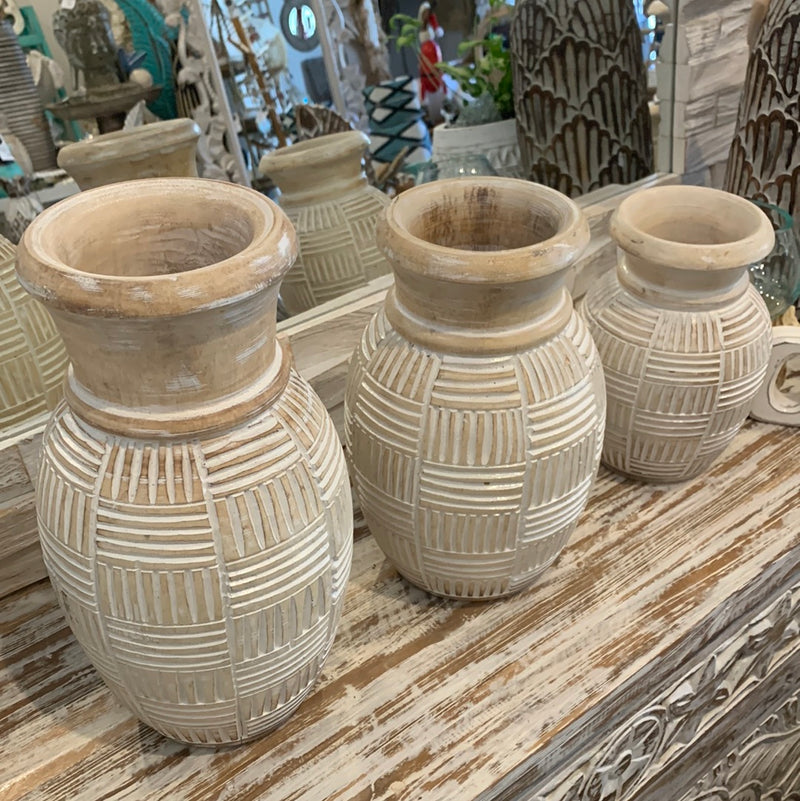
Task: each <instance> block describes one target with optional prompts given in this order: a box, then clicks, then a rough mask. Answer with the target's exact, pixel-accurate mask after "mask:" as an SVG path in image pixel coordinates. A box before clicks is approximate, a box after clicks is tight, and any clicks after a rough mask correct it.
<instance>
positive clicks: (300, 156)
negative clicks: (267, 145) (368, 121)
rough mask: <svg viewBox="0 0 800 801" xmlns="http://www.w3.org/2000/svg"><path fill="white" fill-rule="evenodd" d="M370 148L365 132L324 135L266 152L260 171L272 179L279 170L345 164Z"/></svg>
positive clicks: (259, 166)
mask: <svg viewBox="0 0 800 801" xmlns="http://www.w3.org/2000/svg"><path fill="white" fill-rule="evenodd" d="M368 147H369V137H368V136H367V135H366V134H365V133H364V132H363V131H340V132H339V133H332V134H325V135H324V136H316V137H314V138H312V139H304V140H303V141H301V142H295V143H294V144H292V145H289V146H288V147H280V148H278V149H276V150H273V151H271V152H269V153H265V154H264V155H263V156H262V157H261V161H260V162H259V165H258V171H259V173H260V174H261V175H265V176H270V175H271V174H272V173H277V172H278V171H281V172H283V171H285V170H296V169H298V168H305V169H309V168H310V169H314V168H315V167H318V166H319V165H321V164H331V163H336V162H339V161H343V160H344V161H346V160H347V159H349V158H352V157H353V156H354V155H358V156H363V155H364V153H365V152H366V150H367V148H368Z"/></svg>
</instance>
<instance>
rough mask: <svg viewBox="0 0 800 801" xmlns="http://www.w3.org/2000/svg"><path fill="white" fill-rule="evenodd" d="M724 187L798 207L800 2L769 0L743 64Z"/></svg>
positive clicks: (788, 207) (792, 208)
mask: <svg viewBox="0 0 800 801" xmlns="http://www.w3.org/2000/svg"><path fill="white" fill-rule="evenodd" d="M725 188H726V189H727V190H728V191H730V192H735V193H737V194H739V195H743V196H745V197H751V198H761V199H763V200H770V201H772V202H773V203H776V204H777V205H779V206H781V207H782V208H784V209H786V210H787V211H788V212H789V213H790V214H795V213H796V212H797V211H800V0H772V2H771V3H770V4H769V8H768V9H767V15H766V18H765V19H764V22H763V24H762V26H761V29H760V31H759V33H758V37H757V39H756V42H755V46H754V48H753V51H752V53H751V55H750V60H749V62H748V65H747V77H746V78H745V85H744V91H743V94H742V99H741V104H740V106H739V119H738V122H737V127H736V134H735V136H734V138H733V142H732V143H731V149H730V154H729V156H728V168H727V173H726V178H725Z"/></svg>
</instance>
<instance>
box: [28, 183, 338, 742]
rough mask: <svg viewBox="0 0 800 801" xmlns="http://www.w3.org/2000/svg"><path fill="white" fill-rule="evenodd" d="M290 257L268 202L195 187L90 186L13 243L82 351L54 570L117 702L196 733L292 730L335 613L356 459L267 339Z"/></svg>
mask: <svg viewBox="0 0 800 801" xmlns="http://www.w3.org/2000/svg"><path fill="white" fill-rule="evenodd" d="M295 248H296V245H295V237H294V233H293V231H292V228H291V225H290V224H289V221H288V220H287V219H286V216H285V215H284V214H283V213H282V212H281V211H280V209H279V208H278V207H277V206H275V205H274V204H273V203H272V202H271V201H269V200H268V199H267V198H265V197H264V196H263V195H261V194H259V193H257V192H255V191H253V190H250V189H246V188H244V187H241V186H237V185H233V184H225V183H218V182H215V181H203V180H199V179H187V178H183V179H182V178H170V179H145V180H141V181H132V182H127V183H119V184H114V185H112V186H108V187H102V188H100V189H94V190H90V191H87V192H81V193H79V194H77V195H75V196H73V197H71V198H69V199H67V200H65V201H62V202H61V203H59V204H57V205H56V206H54V207H53V208H51V209H48V210H46V211H45V212H44V213H43V214H41V215H40V216H39V217H38V218H37V219H36V221H35V222H34V223H33V224H32V225H31V226H30V228H29V229H28V230H27V232H26V234H25V236H24V238H23V241H22V243H21V246H20V252H19V264H18V270H19V274H20V278H21V280H22V282H23V284H24V286H25V288H26V289H27V290H28V291H29V292H30V293H31V294H33V295H34V296H35V297H37V298H39V299H40V300H42V301H43V302H44V303H45V304H47V306H48V307H49V308H50V310H51V313H52V315H53V317H54V319H55V321H56V325H57V326H58V328H59V330H60V331H61V333H62V335H63V338H64V341H65V343H66V348H67V351H68V353H69V356H70V360H71V366H70V368H69V370H68V374H67V380H66V389H65V392H66V402H65V403H62V404H61V405H60V406H59V407H58V408H57V409H56V411H55V413H54V415H53V417H52V419H51V422H50V424H49V426H48V428H47V431H46V433H45V437H44V442H43V453H42V463H41V470H40V474H39V482H38V487H37V512H38V520H39V531H40V537H41V542H42V549H43V552H44V557H45V563H46V565H47V569H48V572H49V574H50V578H51V581H52V583H53V586H54V588H55V590H56V593H57V596H58V599H59V601H60V603H61V606H62V608H63V610H64V613H65V615H66V618H67V620H68V622H69V624H70V626H71V628H72V631H73V633H74V634H75V637H76V638H77V640H78V641H79V642H80V644H81V645H82V646H83V648H84V650H85V651H86V654H87V655H88V657H89V659H90V660H91V661H92V663H93V664H94V666H95V668H96V669H97V671H98V672H99V673H100V675H101V676H102V678H103V679H104V681H105V682H106V684H107V685H108V687H109V688H110V689H111V690H112V691H113V693H114V694H115V695H116V696H117V698H118V699H119V700H120V701H122V702H123V703H125V704H126V705H127V706H128V707H129V708H130V709H131V710H132V711H133V712H134V713H135V714H136V715H137V716H138V717H139V718H140V719H141V720H142V721H144V722H145V723H147V724H148V725H150V726H152V727H153V728H155V729H157V730H158V731H160V732H162V733H163V734H165V735H167V736H169V737H173V738H175V739H177V740H181V741H183V742H187V743H199V744H205V745H212V744H216V743H231V742H237V741H242V740H247V739H249V738H252V737H255V736H257V735H260V734H262V733H263V732H265V731H267V730H269V729H272V728H274V727H275V726H277V725H279V724H280V723H281V722H283V721H284V720H285V719H286V718H287V717H288V716H289V715H290V714H291V713H292V712H293V711H294V710H295V709H296V708H297V706H298V705H299V704H300V702H301V701H302V700H303V698H304V697H305V696H306V695H307V694H308V693H309V691H310V690H311V688H312V686H313V684H314V681H315V679H316V677H317V675H318V673H319V670H320V667H321V665H322V663H323V660H324V659H325V657H326V655H327V653H328V650H329V649H330V647H331V644H332V642H333V637H334V632H335V630H336V626H337V621H338V618H339V614H340V611H341V605H342V597H343V592H344V588H345V582H346V580H347V577H348V573H349V569H350V561H351V553H352V509H351V500H350V490H349V482H348V478H347V471H346V466H345V462H344V456H343V453H342V449H341V445H340V443H339V440H338V438H337V436H336V433H335V430H334V428H333V424H332V422H331V420H330V418H329V416H328V414H327V413H326V410H325V408H324V406H323V405H322V403H321V401H320V400H319V398H318V397H317V396H316V395H315V394H314V392H313V391H312V390H311V388H310V387H309V385H308V384H307V383H306V382H305V381H304V380H303V379H302V378H301V377H300V376H299V375H298V374H297V373H296V372H295V371H294V370H293V369H292V367H291V360H290V356H289V353H288V352H287V350H286V349H285V348H284V347H283V346H281V345H280V344H279V343H278V342H277V341H276V339H275V322H274V321H275V307H276V303H277V296H278V287H279V284H280V280H281V278H282V276H283V274H284V273H285V272H286V270H288V269H289V267H290V266H291V264H292V261H293V260H294V257H295Z"/></svg>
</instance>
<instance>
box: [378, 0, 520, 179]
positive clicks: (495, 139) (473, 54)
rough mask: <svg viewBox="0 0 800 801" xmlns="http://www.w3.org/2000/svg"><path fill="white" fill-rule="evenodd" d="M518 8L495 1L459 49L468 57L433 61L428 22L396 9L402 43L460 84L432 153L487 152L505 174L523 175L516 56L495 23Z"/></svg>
mask: <svg viewBox="0 0 800 801" xmlns="http://www.w3.org/2000/svg"><path fill="white" fill-rule="evenodd" d="M512 13H513V9H512V8H511V7H510V6H508V5H506V3H505V2H504V0H490V9H489V12H488V13H487V15H486V16H485V17H484V19H483V20H481V21H480V22H479V24H478V26H477V29H476V36H475V37H474V38H471V39H469V40H467V41H464V42H462V43H461V45H460V46H459V48H458V53H459V55H460V56H462V57H464V60H463V61H462V62H461V63H459V64H450V63H448V62H446V61H437V62H436V63H433V64H431V63H429V59H428V58H427V55H426V52H430V51H426V50H425V49H423V47H422V46H421V40H422V39H424V38H425V37H426V33H425V30H424V27H423V22H422V20H421V19H419V18H414V17H410V16H408V15H405V14H395V15H394V16H393V17H392V18H391V20H390V26H391V27H392V28H393V29H394V30H396V31H397V33H396V35H395V37H394V38H395V41H396V43H397V46H398V47H410V48H412V49H413V50H414V51H415V52H416V53H417V56H418V58H419V60H420V65H421V69H422V70H424V71H425V72H426V73H431V72H432V71H438V72H439V73H442V74H444V75H447V76H449V77H450V78H452V79H453V81H454V82H455V83H456V84H457V87H458V88H457V91H456V99H457V103H455V104H453V103H451V104H450V110H451V111H455V114H454V115H453V118H452V119H449V120H448V121H446V122H443V123H440V124H438V125H436V127H435V128H434V130H433V158H434V160H442V159H449V158H458V157H459V156H463V155H472V154H482V155H485V156H486V157H487V159H488V160H489V163H490V164H491V165H492V167H493V168H494V169H495V170H496V171H497V172H498V173H499V174H501V175H511V176H517V175H519V163H520V162H519V146H518V144H517V132H516V124H515V121H514V96H513V90H512V83H511V80H512V79H511V57H510V53H509V50H508V48H507V47H506V46H505V42H504V40H503V37H502V36H501V35H499V34H497V33H493V32H492V31H491V25H492V24H493V23H494V22H496V21H498V20H502V19H503V18H504V17H508V16H510V15H511V14H512Z"/></svg>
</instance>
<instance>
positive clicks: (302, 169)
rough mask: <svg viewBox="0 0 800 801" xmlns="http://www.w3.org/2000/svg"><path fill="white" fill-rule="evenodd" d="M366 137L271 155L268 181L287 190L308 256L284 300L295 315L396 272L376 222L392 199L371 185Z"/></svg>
mask: <svg viewBox="0 0 800 801" xmlns="http://www.w3.org/2000/svg"><path fill="white" fill-rule="evenodd" d="M368 145H369V139H368V138H367V136H366V135H365V134H363V133H361V131H346V132H344V133H337V134H330V135H327V136H320V137H317V138H316V139H309V140H307V141H305V142H299V143H297V144H295V145H292V146H291V147H284V148H280V149H278V150H274V151H272V152H271V153H267V154H266V155H265V156H264V157H263V158H262V159H261V163H260V165H259V171H260V172H261V174H262V175H266V176H268V177H269V178H271V179H272V180H273V181H274V182H275V183H276V184H277V186H278V188H279V189H280V190H281V198H280V203H281V206H282V208H283V209H284V211H286V213H287V214H288V215H289V219H290V220H291V221H292V224H293V225H294V227H295V229H296V230H297V236H298V239H299V242H300V256H299V258H298V260H297V264H295V266H294V268H293V269H292V270H291V271H290V272H289V273H288V275H287V276H286V280H285V281H284V283H283V289H282V290H281V297H282V298H283V301H284V303H285V305H286V308H287V310H288V311H289V312H290V313H291V314H296V313H298V312H302V311H305V310H306V309H310V308H312V307H314V306H316V305H318V304H319V303H324V302H325V301H326V300H331V299H332V298H335V297H338V296H339V295H343V294H344V293H345V292H350V291H351V290H353V289H357V288H358V287H360V286H363V285H364V284H366V283H367V282H368V281H371V280H372V279H373V278H377V277H378V276H379V275H383V274H384V273H388V272H389V264H388V262H387V261H386V260H385V259H384V257H383V254H382V253H381V252H380V250H378V247H377V245H376V244H375V222H376V220H377V218H378V215H379V214H380V213H381V212H382V211H383V209H384V208H385V207H386V205H387V204H388V203H389V199H388V198H387V197H386V195H384V194H383V193H382V192H380V191H379V190H377V189H375V187H372V186H370V185H369V184H368V183H367V178H366V175H365V174H364V167H363V159H364V155H365V153H366V151H367V146H368Z"/></svg>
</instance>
